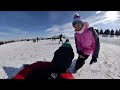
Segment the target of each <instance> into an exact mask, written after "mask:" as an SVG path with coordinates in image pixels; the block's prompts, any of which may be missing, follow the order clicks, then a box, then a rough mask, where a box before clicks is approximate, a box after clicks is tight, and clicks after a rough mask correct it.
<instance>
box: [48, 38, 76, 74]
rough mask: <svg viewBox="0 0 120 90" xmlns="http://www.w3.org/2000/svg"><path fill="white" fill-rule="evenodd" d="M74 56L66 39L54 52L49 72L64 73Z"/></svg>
mask: <svg viewBox="0 0 120 90" xmlns="http://www.w3.org/2000/svg"><path fill="white" fill-rule="evenodd" d="M73 58H74V52H73V48H72V46H71V44H70V42H69V40H68V39H66V41H65V42H64V43H63V44H62V46H61V47H59V48H58V49H57V50H56V51H55V52H54V57H53V60H52V62H51V65H50V69H51V70H52V71H51V72H55V73H65V72H66V71H67V69H68V68H69V67H70V65H71V63H72V60H73Z"/></svg>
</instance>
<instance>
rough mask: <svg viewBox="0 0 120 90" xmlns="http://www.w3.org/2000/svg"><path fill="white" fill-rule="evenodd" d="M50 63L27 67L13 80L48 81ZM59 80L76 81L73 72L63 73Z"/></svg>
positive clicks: (39, 62)
mask: <svg viewBox="0 0 120 90" xmlns="http://www.w3.org/2000/svg"><path fill="white" fill-rule="evenodd" d="M49 66H50V62H42V61H38V62H35V63H33V64H30V65H27V66H26V67H24V68H23V69H22V70H21V71H20V72H18V73H17V74H16V75H15V76H14V77H13V78H12V79H24V80H27V79H48V78H49V75H50V73H49ZM59 79H74V77H73V75H72V73H71V72H69V71H67V72H66V73H61V74H60V78H59Z"/></svg>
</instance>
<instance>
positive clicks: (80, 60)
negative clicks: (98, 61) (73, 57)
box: [75, 55, 89, 70]
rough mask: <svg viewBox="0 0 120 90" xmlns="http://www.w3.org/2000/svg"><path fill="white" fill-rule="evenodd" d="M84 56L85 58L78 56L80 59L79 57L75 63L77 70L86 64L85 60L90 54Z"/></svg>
mask: <svg viewBox="0 0 120 90" xmlns="http://www.w3.org/2000/svg"><path fill="white" fill-rule="evenodd" d="M84 57H85V58H80V57H79V56H78V59H77V61H76V64H75V70H78V69H80V68H81V67H82V66H83V65H84V64H85V60H86V59H87V58H88V57H89V55H85V56H84Z"/></svg>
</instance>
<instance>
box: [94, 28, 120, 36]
mask: <svg viewBox="0 0 120 90" xmlns="http://www.w3.org/2000/svg"><path fill="white" fill-rule="evenodd" d="M95 30H96V32H97V33H98V34H99V35H116V36H120V29H119V30H113V29H112V30H109V29H106V30H104V31H103V30H102V29H101V30H98V29H95Z"/></svg>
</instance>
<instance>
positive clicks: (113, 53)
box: [0, 37, 120, 79]
mask: <svg viewBox="0 0 120 90" xmlns="http://www.w3.org/2000/svg"><path fill="white" fill-rule="evenodd" d="M64 41H65V40H64ZM58 42H59V40H56V41H52V40H41V41H39V42H36V43H33V42H32V41H28V42H27V41H23V42H15V43H8V44H4V45H0V79H10V78H11V77H13V76H14V75H15V74H16V73H17V72H19V70H21V69H22V65H23V64H31V63H34V62H36V61H51V60H52V58H53V56H54V52H55V50H57V49H58V48H59V47H60V46H61V44H58ZM100 42H101V44H100V46H101V47H100V53H99V58H98V62H97V63H94V64H92V65H89V62H90V60H91V57H89V58H88V59H87V60H86V63H85V65H84V66H83V67H82V68H81V69H79V71H78V72H77V73H76V74H73V75H74V77H75V79H120V38H110V37H100ZM70 43H71V44H72V47H73V49H74V53H75V57H74V60H73V63H72V64H71V67H70V68H69V70H70V71H71V72H72V71H73V69H74V65H75V63H76V59H77V53H76V47H75V42H74V39H70Z"/></svg>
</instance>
